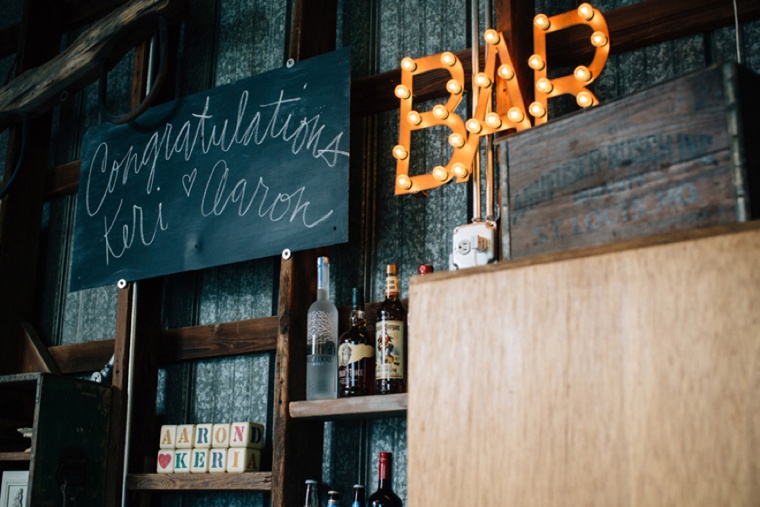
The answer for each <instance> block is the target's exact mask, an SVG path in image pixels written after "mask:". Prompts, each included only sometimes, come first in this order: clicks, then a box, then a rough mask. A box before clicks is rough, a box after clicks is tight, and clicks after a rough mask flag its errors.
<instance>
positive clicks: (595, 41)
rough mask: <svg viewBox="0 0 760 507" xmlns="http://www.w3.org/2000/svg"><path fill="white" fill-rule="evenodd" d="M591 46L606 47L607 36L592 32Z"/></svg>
mask: <svg viewBox="0 0 760 507" xmlns="http://www.w3.org/2000/svg"><path fill="white" fill-rule="evenodd" d="M591 45H592V46H595V47H598V48H600V47H602V46H606V45H607V36H606V35H604V34H603V33H602V32H594V33H592V34H591Z"/></svg>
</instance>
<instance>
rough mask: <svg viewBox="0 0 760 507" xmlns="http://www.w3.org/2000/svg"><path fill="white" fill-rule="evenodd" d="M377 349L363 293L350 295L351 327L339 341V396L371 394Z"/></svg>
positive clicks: (360, 291) (356, 289)
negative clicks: (368, 322)
mask: <svg viewBox="0 0 760 507" xmlns="http://www.w3.org/2000/svg"><path fill="white" fill-rule="evenodd" d="M374 358H375V347H374V346H373V344H372V342H371V340H370V336H369V331H368V330H367V319H366V317H365V314H364V292H363V291H362V289H360V288H356V287H354V288H353V290H352V291H351V327H350V328H349V329H348V331H346V332H345V333H343V334H342V335H341V337H340V345H339V346H338V396H340V397H341V398H344V397H348V396H363V395H366V394H370V391H371V388H372V383H373V379H374V366H375V362H374Z"/></svg>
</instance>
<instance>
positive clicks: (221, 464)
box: [208, 448, 227, 474]
mask: <svg viewBox="0 0 760 507" xmlns="http://www.w3.org/2000/svg"><path fill="white" fill-rule="evenodd" d="M208 471H209V472H211V473H212V474H213V473H218V472H226V471H227V449H214V448H212V449H209V457H208Z"/></svg>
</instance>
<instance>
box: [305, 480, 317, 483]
mask: <svg viewBox="0 0 760 507" xmlns="http://www.w3.org/2000/svg"><path fill="white" fill-rule="evenodd" d="M306 484H318V483H317V481H315V480H314V479H306Z"/></svg>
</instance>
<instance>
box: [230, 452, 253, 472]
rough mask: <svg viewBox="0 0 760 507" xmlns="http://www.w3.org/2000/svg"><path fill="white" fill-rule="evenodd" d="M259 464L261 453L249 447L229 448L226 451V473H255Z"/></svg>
mask: <svg viewBox="0 0 760 507" xmlns="http://www.w3.org/2000/svg"><path fill="white" fill-rule="evenodd" d="M260 463H261V451H259V450H258V449H251V448H249V447H230V448H229V449H227V472H228V473H242V472H255V471H257V470H258V469H259V465H260Z"/></svg>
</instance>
